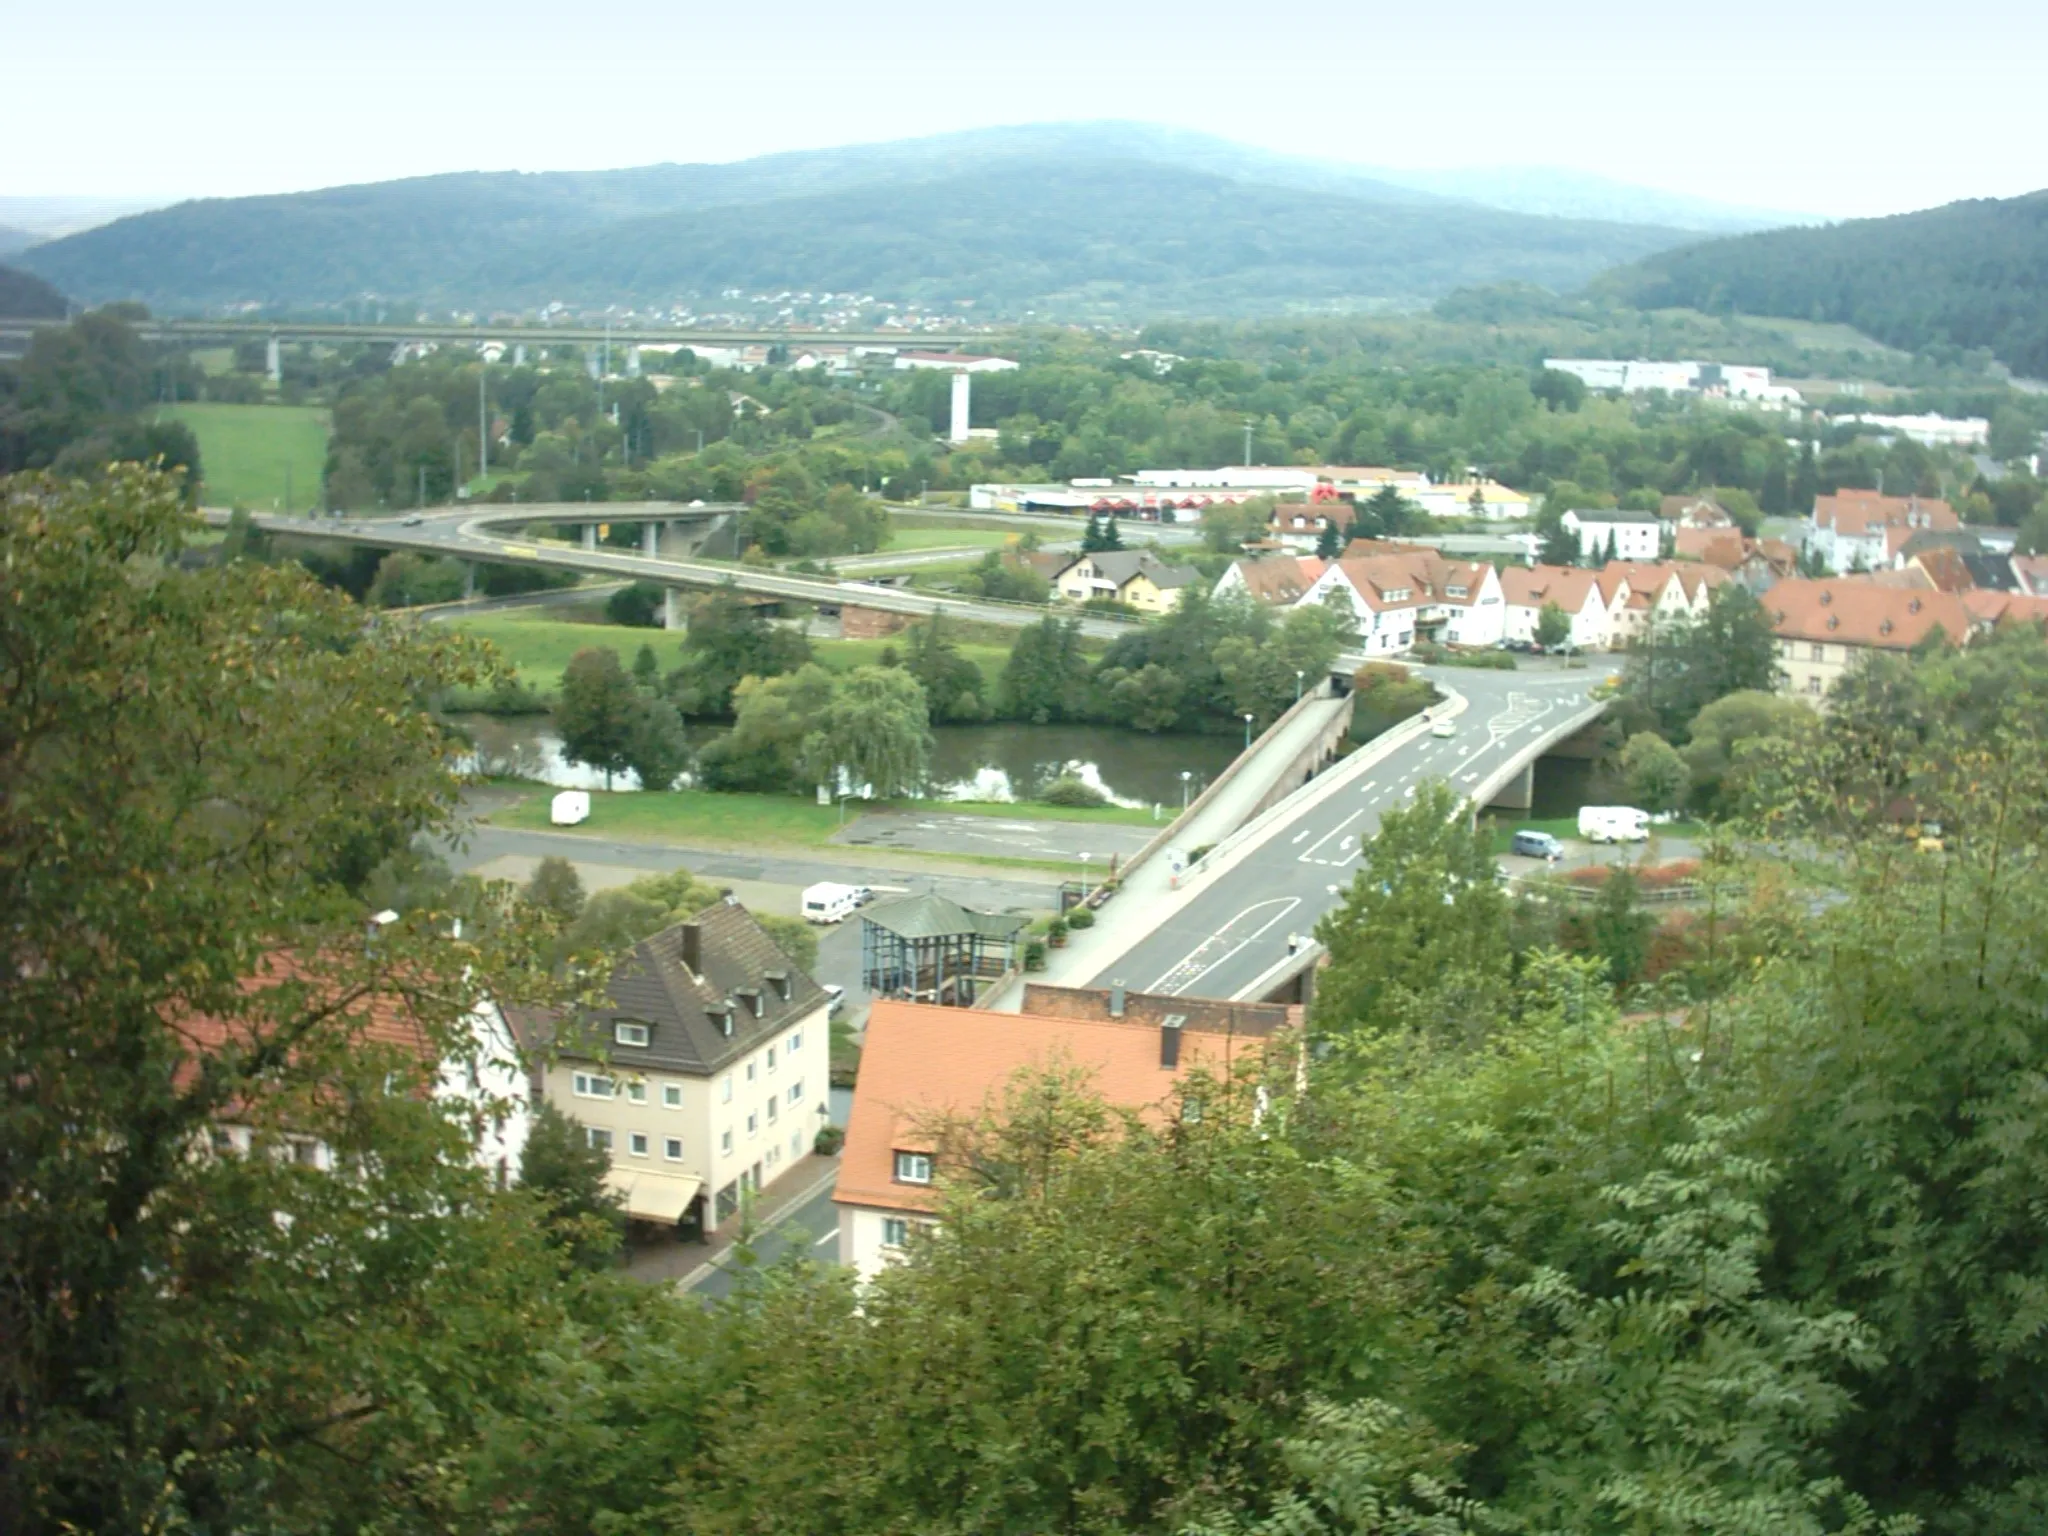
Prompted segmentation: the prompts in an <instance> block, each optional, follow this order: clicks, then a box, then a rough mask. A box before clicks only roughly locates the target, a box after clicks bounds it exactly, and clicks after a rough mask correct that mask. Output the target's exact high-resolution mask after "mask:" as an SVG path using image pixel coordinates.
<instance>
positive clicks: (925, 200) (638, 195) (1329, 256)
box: [19, 122, 1686, 314]
mask: <svg viewBox="0 0 2048 1536" xmlns="http://www.w3.org/2000/svg"><path fill="white" fill-rule="evenodd" d="M998 193H999V194H1000V195H997V194H998ZM967 209H971V210H972V211H973V212H972V217H971V218H962V217H960V216H959V214H960V213H961V211H962V210H967ZM1685 238H1686V232H1685V231H1683V230H1679V229H1674V228H1664V227H1657V226H1650V225H1643V224H1633V223H1629V222H1625V221H1615V220H1604V221H1602V220H1572V219H1555V218H1548V217H1540V216H1535V215H1529V214H1518V213H1512V212H1505V211H1502V210H1499V209H1494V208H1488V207H1483V206H1480V205H1479V204H1477V203H1475V202H1473V201H1471V200H1469V199H1463V198H1451V197H1445V196H1442V195H1438V194H1435V193H1432V192H1429V191H1425V190H1421V189H1418V188H1415V187H1413V186H1400V185H1396V184H1395V183H1394V182H1393V181H1391V180H1388V179H1386V178H1385V177H1383V176H1381V175H1378V174H1376V173H1373V172H1370V171H1368V170H1365V169H1362V168H1360V167H1357V166H1352V165H1346V164H1342V163H1339V162H1335V161H1324V160H1315V159H1308V158H1304V157H1299V156H1287V155H1280V154H1275V153H1272V152H1270V151H1266V150H1261V149H1256V148H1252V147H1249V146H1246V145H1241V144H1235V143H1232V142H1230V141H1228V140H1225V139H1220V138H1215V137H1213V136H1210V135H1205V134H1196V133H1187V132H1182V131H1179V130H1173V129H1166V128H1159V127H1154V126H1151V125H1146V124H1139V123H1119V122H1106V123H1068V124H1043V125H1033V126H1026V127H1021V128H996V129H985V130H977V131H974V132H969V133H959V134H947V135H942V136H938V137H933V138H924V139H908V140H900V141H895V142H891V143H884V144H870V145H855V146H851V147H848V148H841V149H828V150H805V151H795V152H791V153H786V154H778V155H768V156H762V157H760V158H757V159H754V160H747V161H741V162H738V163H735V164H728V165H673V164H672V165H651V166H641V167H633V168H628V169H622V170H607V171H578V172H545V173H537V174H522V173H518V172H469V173H459V174H452V175H443V176H430V177H420V178H414V179H409V180H403V181H392V182H378V183H370V184H365V185H361V186H352V187H334V188H327V189H323V190H320V191H315V192H303V193H292V194H285V195H279V196H271V197H249V198H232V199H206V200H201V201H196V202H187V203H181V204H178V205H176V206H175V207H171V208H164V209H158V210H154V211H151V212H146V213H141V214H137V215H133V216H131V217H128V218H123V219H120V220H117V221H116V222H114V223H112V224H108V225H104V226H102V227H100V228H97V229H91V230H86V231H83V232H81V233H78V234H74V235H70V236H68V237H66V238H64V239H60V240H55V241H51V242H49V243H47V244H44V245H39V246H36V247H34V248H33V249H31V250H29V251H27V252H24V253H23V254H22V256H21V257H20V258H19V259H20V261H21V263H22V264H23V265H24V266H27V267H29V268H30V269H32V270H34V271H36V272H38V273H40V274H42V275H43V276H45V277H47V278H49V279H51V280H52V281H55V282H57V283H59V284H60V285H61V286H63V287H64V288H65V289H66V290H67V291H68V292H70V293H72V294H73V295H75V296H77V297H80V298H83V299H86V300H90V301H102V300H108V299H119V298H134V299H140V300H142V301H143V302H145V303H148V304H151V305H152V306H154V307H157V308H159V309H165V310H172V311H175V310H180V309H192V308H202V307H207V306H214V305H223V304H239V303H248V302H254V303H258V304H264V305H274V306H286V307H306V306H332V305H340V304H346V303H348V302H351V301H353V300H355V299H358V298H360V297H362V296H364V295H378V296H383V297H403V298H407V299H415V300H419V301H422V302H433V303H442V304H448V305H451V306H456V307H472V306H474V307H486V306H499V305H510V304H519V305H524V304H529V303H534V302H546V301H549V300H553V299H561V300H563V301H565V302H571V303H599V304H606V303H628V304H667V303H671V302H676V301H678V300H679V299H685V298H687V297H688V296H691V295H696V296H698V297H700V298H701V297H703V296H706V295H709V294H714V293H716V292H717V291H718V290H719V289H721V288H724V287H740V288H743V289H749V290H751V289H755V288H765V287H785V286H789V287H798V288H810V289H813V290H817V289H827V290H832V291H839V290H841V289H846V288H857V289H860V290H862V291H865V292H873V293H876V294H878V295H880V296H882V297H887V298H898V299H935V298H943V299H949V300H950V299H972V300H975V301H976V302H980V303H987V304H994V305H1001V306H1005V307H1007V308H1009V309H1011V310H1021V309H1034V310H1035V311H1037V312H1040V313H1044V312H1047V311H1048V310H1057V311H1059V312H1062V313H1067V314H1079V313H1098V312H1102V311H1105V310H1123V311H1128V310H1130V309H1132V308H1133V307H1136V308H1140V309H1146V308H1149V309H1154V310H1157V309H1183V308H1185V307H1187V306H1215V305H1222V306H1226V307H1227V308H1229V309H1232V310H1238V309H1250V310H1271V309H1276V308H1286V307H1288V306H1291V305H1318V306H1320V305H1330V304H1350V303H1382V302H1396V303H1419V302H1427V301H1428V300H1429V299H1432V298H1434V297H1436V296H1438V295H1440V294H1442V293H1444V292H1447V291H1449V290H1450V289H1451V288H1455V287H1458V286H1462V285H1467V284H1472V283H1486V282H1496V281H1521V282H1533V283H1541V284H1544V285H1545V286H1553V287H1555V286H1560V285H1562V286H1567V287H1571V286H1577V285H1578V284H1580V283H1583V282H1584V281H1586V280H1587V279H1588V278H1590V277H1591V276H1593V275H1594V274H1595V273H1597V272H1599V271H1601V270H1602V269H1604V268H1606V267H1609V266H1612V265H1614V264H1615V263H1617V262H1623V261H1629V260H1633V259H1635V258H1637V257H1640V256H1643V255H1646V254H1648V253H1650V252H1652V251H1655V250H1658V249H1662V248H1664V247H1668V246H1670V245H1673V244H1677V243H1679V242H1681V241H1683V240H1684V239H1685Z"/></svg>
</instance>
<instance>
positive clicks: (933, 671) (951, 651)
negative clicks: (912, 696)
mask: <svg viewBox="0 0 2048 1536" xmlns="http://www.w3.org/2000/svg"><path fill="white" fill-rule="evenodd" d="M903 642H904V646H903V651H904V654H903V668H904V670H905V671H906V672H908V673H909V674H910V675H911V676H912V677H914V678H916V679H917V681H918V686H920V687H921V688H923V689H924V695H925V698H926V700H927V701H928V704H929V708H930V711H931V718H932V720H933V721H934V723H938V724H952V723H955V722H957V721H969V720H985V719H987V718H988V706H987V704H985V703H984V702H983V701H982V697H981V688H982V680H981V668H979V667H977V666H976V665H975V664H974V663H973V662H971V661H969V660H968V659H967V658H966V657H965V656H962V655H961V654H960V648H959V646H957V645H955V644H954V643H953V639H952V637H951V636H950V635H949V634H947V632H946V628H945V620H944V619H943V618H941V617H940V616H939V615H937V614H934V615H933V616H932V617H931V618H929V619H927V620H925V622H924V623H922V624H918V625H914V626H912V627H911V629H910V630H909V631H907V632H906V633H905V634H904V636H903Z"/></svg>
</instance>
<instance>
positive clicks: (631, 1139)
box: [626, 1131, 647, 1157]
mask: <svg viewBox="0 0 2048 1536" xmlns="http://www.w3.org/2000/svg"><path fill="white" fill-rule="evenodd" d="M626 1150H627V1151H629V1152H631V1153H632V1154H633V1155H634V1156H635V1157H645V1156H646V1155H647V1138H646V1136H644V1135H643V1134H641V1133H640V1132H639V1131H635V1132H634V1133H633V1134H632V1135H631V1136H628V1137H627V1138H626Z"/></svg>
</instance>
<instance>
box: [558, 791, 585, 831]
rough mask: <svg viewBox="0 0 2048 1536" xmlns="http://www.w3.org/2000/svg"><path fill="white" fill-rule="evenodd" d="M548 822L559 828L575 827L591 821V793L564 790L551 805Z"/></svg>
mask: <svg viewBox="0 0 2048 1536" xmlns="http://www.w3.org/2000/svg"><path fill="white" fill-rule="evenodd" d="M548 820H549V821H551V822H553V823H554V824H555V825H556V826H558V827H573V826H576V825H578V824H579V823H582V822H586V821H588V820H590V791H589V790H587V789H565V790H563V791H562V792H561V793H560V794H559V795H557V796H555V798H554V800H553V802H552V803H551V804H550V805H549V807H548Z"/></svg>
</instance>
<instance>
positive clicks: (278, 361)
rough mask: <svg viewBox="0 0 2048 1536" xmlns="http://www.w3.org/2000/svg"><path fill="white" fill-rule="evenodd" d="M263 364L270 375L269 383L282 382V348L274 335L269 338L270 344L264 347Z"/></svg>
mask: <svg viewBox="0 0 2048 1536" xmlns="http://www.w3.org/2000/svg"><path fill="white" fill-rule="evenodd" d="M263 366H264V369H265V371H266V372H268V373H269V375H270V382H271V383H273V384H282V383H283V382H284V349H283V348H282V347H281V346H279V345H278V340H277V338H276V337H275V336H273V337H271V338H270V345H269V346H268V347H266V348H265V349H264V352H263Z"/></svg>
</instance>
